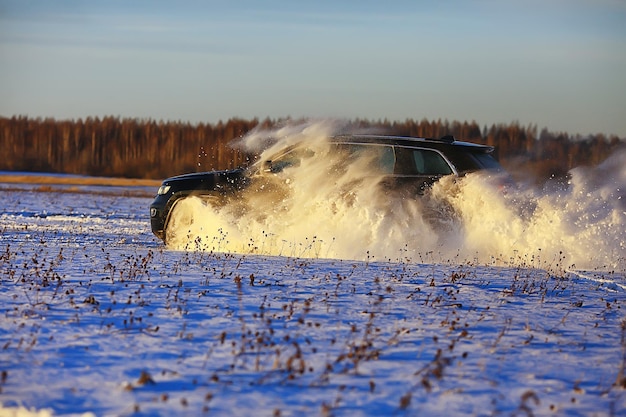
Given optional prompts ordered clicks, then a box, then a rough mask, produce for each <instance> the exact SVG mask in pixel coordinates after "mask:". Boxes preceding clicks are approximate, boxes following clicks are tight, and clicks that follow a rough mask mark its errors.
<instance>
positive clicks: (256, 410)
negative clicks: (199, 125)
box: [0, 188, 626, 416]
mask: <svg viewBox="0 0 626 417" xmlns="http://www.w3.org/2000/svg"><path fill="white" fill-rule="evenodd" d="M116 190H118V191H119V193H118V194H119V196H114V194H115V193H107V194H102V193H98V192H95V193H84V190H82V191H83V192H55V191H54V188H53V189H52V190H47V191H46V192H37V191H33V190H27V189H25V190H22V191H18V190H14V191H6V190H5V191H3V192H2V213H1V214H0V306H1V309H2V311H1V315H0V375H1V377H0V402H1V403H2V404H3V406H2V407H3V408H0V415H15V414H17V415H29V414H37V413H38V415H48V414H53V415H81V414H83V413H92V414H93V415H97V416H102V415H202V414H203V413H204V414H207V415H260V416H261V415H268V416H270V415H271V416H274V415H281V416H288V415H338V416H340V415H346V416H348V415H350V416H353V415H418V414H419V415H494V414H495V415H531V414H534V415H598V416H601V415H623V414H624V413H626V390H625V388H626V374H625V369H624V368H625V366H626V340H625V338H626V314H625V309H626V278H625V271H624V267H623V266H624V263H623V259H622V260H621V261H619V260H618V259H615V261H616V263H615V265H617V267H616V268H612V269H607V268H606V267H604V266H602V265H599V266H598V267H596V268H589V269H588V270H584V271H582V270H571V269H570V268H569V267H568V266H567V264H566V263H564V262H561V261H560V260H559V259H553V258H549V259H543V258H541V255H540V254H527V255H525V256H524V257H520V256H519V255H518V258H517V261H510V262H502V261H501V260H498V259H496V258H501V257H502V256H499V257H496V256H495V255H497V254H493V255H494V257H493V260H492V261H491V262H483V261H481V260H474V261H472V260H468V259H467V258H461V257H460V256H459V257H457V258H452V259H443V258H442V257H443V256H444V255H443V254H442V255H441V256H440V255H438V254H436V253H424V254H423V258H422V259H417V258H412V259H409V258H408V257H405V258H402V257H400V256H399V257H398V258H397V259H395V260H391V259H387V260H368V259H367V256H369V255H364V256H363V259H362V260H356V261H355V260H347V259H324V258H315V257H314V256H313V257H310V255H312V254H311V253H305V255H309V257H306V256H285V255H283V256H274V255H264V254H245V253H219V252H211V251H176V250H171V249H166V248H164V247H163V246H162V244H161V243H160V242H159V241H158V240H157V239H156V238H155V237H153V236H152V235H151V233H150V230H149V223H148V216H147V212H148V210H147V206H148V205H149V203H150V198H146V197H132V190H130V189H123V188H112V189H110V191H116ZM124 194H125V195H126V196H122V195H124ZM618 220H620V219H618ZM621 221H623V218H621ZM622 226H623V223H622ZM617 236H618V238H619V236H623V235H619V234H618V235H617ZM335 244H336V245H339V244H340V243H339V242H335ZM621 244H622V245H623V244H624V242H623V241H622V242H621ZM599 247H601V248H602V247H604V246H602V245H600V246H599ZM622 247H623V246H622ZM615 249H616V252H615V253H618V254H619V253H620V252H619V248H615ZM241 252H243V251H241ZM294 252H295V250H294ZM621 253H622V255H623V253H624V252H621ZM509 255H510V257H511V259H513V253H510V254H509ZM592 255H598V254H590V257H591V256H592ZM445 256H447V254H445ZM563 257H565V254H564V255H563ZM620 262H621V263H620ZM620 265H621V266H620Z"/></svg>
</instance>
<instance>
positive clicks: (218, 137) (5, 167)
mask: <svg viewBox="0 0 626 417" xmlns="http://www.w3.org/2000/svg"><path fill="white" fill-rule="evenodd" d="M284 122H285V120H271V119H265V120H263V121H259V120H258V119H253V120H244V119H238V118H233V119H230V120H228V121H226V122H222V121H220V122H218V123H217V124H209V123H198V124H191V123H185V122H172V121H168V122H163V121H155V120H150V119H148V120H144V119H131V118H121V119H120V118H117V117H104V118H102V119H100V118H97V117H95V118H91V117H89V118H86V119H84V120H83V119H78V120H71V121H70V120H54V119H41V118H37V119H33V118H28V117H23V116H19V117H15V116H14V117H11V118H6V117H0V149H1V150H2V158H0V170H2V171H33V172H58V173H71V174H83V175H96V176H119V177H128V178H157V179H158V178H164V177H168V176H171V175H174V174H180V173H185V172H195V171H201V170H202V171H206V170H212V169H225V168H232V167H235V166H240V165H243V164H246V163H248V162H249V160H250V159H251V158H253V157H254V155H250V154H246V153H245V152H243V151H242V150H240V149H236V148H233V147H231V146H230V144H231V141H232V140H233V139H237V138H240V137H242V136H243V135H245V134H246V133H247V132H249V131H250V130H251V129H253V128H255V127H257V126H259V125H261V127H263V128H272V127H276V126H278V125H279V124H282V123H284ZM345 130H346V131H353V132H364V131H376V132H377V133H385V134H393V135H407V136H419V137H441V136H443V135H447V134H451V135H454V136H455V137H456V138H458V139H462V140H467V141H470V142H477V143H484V144H488V145H493V146H495V147H496V156H497V157H498V159H499V160H500V162H501V163H502V164H503V165H504V166H505V167H507V168H509V169H512V170H514V171H516V172H521V173H522V174H523V175H526V176H532V177H533V178H535V179H537V180H538V181H542V180H544V179H546V178H549V177H551V176H563V175H565V174H566V173H567V171H568V170H569V169H571V168H573V167H575V166H579V165H596V164H598V163H600V162H601V161H603V160H604V159H606V158H607V157H608V156H609V155H610V154H611V153H612V152H615V151H616V149H617V148H618V147H626V141H625V140H624V139H620V138H618V137H616V136H611V137H606V136H604V135H602V134H598V135H592V136H589V137H585V138H582V137H579V136H570V135H568V134H566V133H553V132H548V131H547V130H546V129H543V130H542V131H541V132H538V129H537V126H536V125H529V126H521V125H520V124H519V123H511V124H508V125H505V124H498V125H492V126H491V127H486V126H485V127H483V128H482V129H481V127H480V126H479V125H478V124H477V123H476V122H457V121H453V122H449V121H447V120H445V121H441V120H437V121H429V120H426V119H423V120H421V121H415V120H410V119H409V120H405V121H403V122H398V121H396V122H390V121H387V120H385V121H368V120H359V119H357V120H352V121H349V122H347V126H346V127H345Z"/></svg>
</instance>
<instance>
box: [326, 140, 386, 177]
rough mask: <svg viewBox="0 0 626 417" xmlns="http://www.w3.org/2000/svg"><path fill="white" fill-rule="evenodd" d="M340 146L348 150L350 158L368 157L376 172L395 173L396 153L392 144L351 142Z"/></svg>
mask: <svg viewBox="0 0 626 417" xmlns="http://www.w3.org/2000/svg"><path fill="white" fill-rule="evenodd" d="M338 148H339V149H343V150H345V151H347V154H348V156H349V158H354V159H357V158H366V159H367V160H368V161H369V162H370V163H371V164H372V165H370V167H371V168H372V169H374V170H375V171H376V173H380V174H391V173H393V170H394V164H395V155H394V151H393V148H392V147H391V146H386V145H363V144H350V145H341V146H339V147H338Z"/></svg>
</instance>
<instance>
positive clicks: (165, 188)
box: [157, 185, 170, 195]
mask: <svg viewBox="0 0 626 417" xmlns="http://www.w3.org/2000/svg"><path fill="white" fill-rule="evenodd" d="M169 190H170V186H169V185H162V186H160V187H159V191H157V194H158V195H163V194H167V192H168V191H169Z"/></svg>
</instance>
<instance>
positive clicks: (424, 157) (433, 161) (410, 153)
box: [394, 147, 452, 176]
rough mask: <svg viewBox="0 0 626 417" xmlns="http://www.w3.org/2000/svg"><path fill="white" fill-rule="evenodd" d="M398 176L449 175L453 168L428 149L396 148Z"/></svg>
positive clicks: (436, 153) (395, 170)
mask: <svg viewBox="0 0 626 417" xmlns="http://www.w3.org/2000/svg"><path fill="white" fill-rule="evenodd" d="M394 173H395V174H397V175H428V176H434V175H448V174H452V168H450V165H448V163H447V162H446V160H445V159H443V157H442V156H441V155H440V154H439V153H438V152H435V151H432V150H428V149H410V148H402V147H397V148H396V166H395V169H394Z"/></svg>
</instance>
